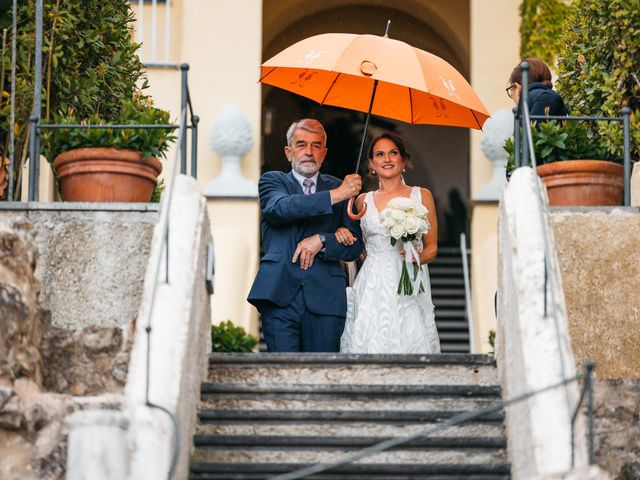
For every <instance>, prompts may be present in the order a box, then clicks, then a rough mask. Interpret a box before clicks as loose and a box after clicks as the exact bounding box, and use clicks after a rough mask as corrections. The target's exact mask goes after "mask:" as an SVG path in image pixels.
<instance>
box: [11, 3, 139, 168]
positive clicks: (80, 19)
mask: <svg viewBox="0 0 640 480" xmlns="http://www.w3.org/2000/svg"><path fill="white" fill-rule="evenodd" d="M0 1H2V2H3V3H2V6H5V4H7V5H9V4H10V2H6V0H0ZM34 11H35V1H34V0H21V1H20V2H19V5H18V18H17V21H18V33H17V36H16V40H17V58H16V62H17V65H16V126H15V132H16V145H15V157H16V158H17V159H18V160H19V161H18V162H16V163H17V165H16V167H15V168H16V172H17V171H18V170H19V169H20V165H19V163H20V162H23V161H24V160H25V158H26V155H27V148H28V147H27V145H28V138H29V124H28V119H29V115H30V113H31V108H32V105H33V87H34V72H35V68H34V55H33V51H34V46H35V18H34V17H35V16H34ZM133 20H134V17H133V13H132V10H131V5H130V2H129V0H108V1H105V0H64V1H63V0H44V28H43V33H44V35H43V56H42V69H43V70H42V72H43V85H42V105H41V106H42V120H43V122H45V123H51V120H52V119H53V117H54V115H56V114H57V115H59V114H64V113H68V112H73V114H74V115H75V116H76V117H77V118H80V119H91V118H93V117H94V116H98V117H99V118H100V119H101V120H102V121H105V122H119V121H120V118H121V113H122V108H123V105H125V104H124V103H123V100H127V99H129V100H132V99H133V97H134V93H135V92H136V91H137V90H139V88H138V87H140V88H146V81H145V80H144V72H143V69H142V68H143V67H142V64H141V62H140V59H139V58H138V56H137V53H136V51H137V49H138V47H139V45H138V44H137V43H135V42H134V41H133V39H132V37H131V29H130V24H131V22H132V21H133ZM10 21H11V9H10V8H9V9H5V10H4V11H3V12H2V14H1V15H0V23H1V24H2V25H7V26H9V25H10ZM7 37H8V38H7V48H6V49H5V50H4V51H2V52H0V54H1V56H2V58H1V59H0V60H1V65H2V71H1V72H0V91H1V92H2V95H1V96H0V155H4V156H7V152H8V143H9V134H8V132H9V108H10V107H9V91H10V78H11V76H10V73H11V48H9V46H10V45H11V29H10V28H9V30H8V35H7ZM125 114H126V112H125ZM16 177H17V176H16Z"/></svg>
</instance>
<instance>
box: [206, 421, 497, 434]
mask: <svg viewBox="0 0 640 480" xmlns="http://www.w3.org/2000/svg"><path fill="white" fill-rule="evenodd" d="M429 426H433V425H432V424H429V423H421V424H411V423H404V422H395V423H378V422H362V421H360V422H359V421H347V420H340V421H336V420H333V421H327V420H324V421H322V422H315V423H314V422H311V421H304V420H299V421H296V420H291V421H287V422H282V421H272V422H263V423H256V422H254V421H253V420H224V421H220V420H218V421H213V422H205V423H201V424H199V425H198V426H197V431H198V434H200V435H280V436H281V435H294V436H302V435H317V436H343V437H347V436H348V437H352V436H361V435H368V436H372V437H373V436H377V437H393V436H401V435H413V434H415V433H418V432H422V431H424V430H425V429H427V428H429ZM437 435H438V436H446V437H485V438H489V437H501V436H503V435H504V426H503V425H502V424H500V423H497V422H485V423H479V422H476V423H470V424H462V425H456V426H452V427H446V428H443V429H442V430H438V432H437Z"/></svg>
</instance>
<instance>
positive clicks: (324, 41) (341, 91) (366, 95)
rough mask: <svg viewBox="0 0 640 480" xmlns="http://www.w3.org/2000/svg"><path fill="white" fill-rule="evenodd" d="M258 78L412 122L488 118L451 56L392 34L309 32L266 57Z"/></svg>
mask: <svg viewBox="0 0 640 480" xmlns="http://www.w3.org/2000/svg"><path fill="white" fill-rule="evenodd" d="M260 82H262V83H265V84H268V85H273V86H276V87H279V88H282V89H284V90H288V91H290V92H293V93H296V94H298V95H301V96H304V97H307V98H310V99H312V100H315V101H316V102H318V103H320V104H322V105H331V106H335V107H343V108H349V109H352V110H358V111H361V112H368V111H370V113H372V114H373V115H377V116H381V117H387V118H393V119H396V120H401V121H403V122H407V123H419V124H432V125H450V126H457V127H467V128H475V129H481V128H482V124H483V123H484V122H485V120H486V119H487V118H489V113H488V112H487V109H486V108H485V106H484V105H483V104H482V102H481V101H480V99H479V98H478V96H477V95H476V93H475V92H474V91H473V89H472V88H471V86H470V85H469V83H468V82H467V81H466V80H465V79H464V77H463V76H462V75H461V74H460V73H459V72H458V71H457V70H456V69H455V68H453V67H452V66H451V65H450V64H449V63H447V62H446V61H444V60H443V59H441V58H440V57H438V56H436V55H433V54H430V53H428V52H425V51H424V50H420V49H418V48H414V47H412V46H411V45H409V44H407V43H404V42H401V41H398V40H393V39H390V38H388V37H387V36H384V37H381V36H377V35H355V34H347V33H326V34H322V35H316V36H313V37H309V38H307V39H304V40H301V41H300V42H298V43H296V44H294V45H292V46H290V47H288V48H287V49H285V50H283V51H282V52H280V53H278V54H277V55H276V56H274V57H273V58H271V59H269V60H268V61H266V62H265V63H264V64H263V65H262V70H261V76H260ZM372 98H373V103H371V100H372Z"/></svg>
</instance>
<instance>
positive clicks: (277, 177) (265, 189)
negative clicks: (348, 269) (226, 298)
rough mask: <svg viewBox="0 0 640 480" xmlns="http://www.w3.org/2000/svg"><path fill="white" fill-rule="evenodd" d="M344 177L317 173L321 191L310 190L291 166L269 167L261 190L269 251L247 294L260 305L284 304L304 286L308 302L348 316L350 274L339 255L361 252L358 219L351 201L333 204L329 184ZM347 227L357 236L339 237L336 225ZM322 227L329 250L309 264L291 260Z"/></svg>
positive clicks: (264, 234)
mask: <svg viewBox="0 0 640 480" xmlns="http://www.w3.org/2000/svg"><path fill="white" fill-rule="evenodd" d="M340 183H341V181H340V180H339V179H337V178H335V177H332V176H331V175H323V174H320V175H318V184H317V185H316V193H314V194H311V195H305V194H304V193H303V191H302V187H301V186H300V184H299V183H298V182H297V180H296V179H295V177H294V176H293V174H292V173H291V172H289V173H283V172H267V173H265V174H264V175H262V177H260V182H259V184H258V190H259V194H260V208H261V210H262V220H261V228H262V243H263V246H264V252H265V254H264V256H263V257H262V260H261V261H260V268H259V269H258V274H257V275H256V279H255V281H254V282H253V286H252V287H251V291H250V292H249V297H248V298H247V300H248V301H249V302H250V303H252V304H253V305H255V306H256V307H258V308H259V307H260V305H261V302H262V301H265V300H266V301H269V302H272V303H275V304H276V305H278V306H281V307H284V306H286V305H288V304H289V303H290V302H291V300H292V299H293V297H294V295H295V294H296V292H297V291H298V289H300V288H302V289H303V293H304V299H305V303H306V306H307V308H308V309H309V310H310V311H312V312H313V313H316V314H321V315H337V316H344V315H345V313H346V310H347V298H346V274H345V272H344V270H343V269H342V268H341V267H340V264H339V260H347V261H350V260H355V259H356V258H358V256H359V255H360V253H361V252H362V248H363V244H362V234H361V231H360V225H359V222H358V221H353V220H351V219H350V218H349V217H348V216H347V213H346V211H347V202H340V203H337V204H335V205H333V206H332V205H331V196H330V193H329V190H331V189H333V188H336V187H337V186H339V185H340ZM340 226H344V227H347V228H348V229H349V230H351V232H352V233H353V234H354V235H355V236H356V238H357V241H356V242H355V243H354V244H353V245H351V246H345V245H341V244H339V243H338V242H337V240H336V236H335V231H336V229H337V228H338V227H340ZM317 233H323V234H324V235H325V237H326V244H325V249H324V252H319V253H318V254H317V255H316V256H315V258H314V260H313V265H312V266H311V268H309V269H308V270H303V269H301V268H300V262H299V261H298V262H296V263H293V262H292V261H291V259H292V257H293V253H294V252H295V249H296V246H297V245H298V242H300V241H301V240H303V239H305V238H307V237H310V236H312V235H315V234H317Z"/></svg>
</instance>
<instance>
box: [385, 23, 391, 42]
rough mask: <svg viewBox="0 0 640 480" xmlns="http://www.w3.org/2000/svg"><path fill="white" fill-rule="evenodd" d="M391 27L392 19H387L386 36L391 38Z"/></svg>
mask: <svg viewBox="0 0 640 480" xmlns="http://www.w3.org/2000/svg"><path fill="white" fill-rule="evenodd" d="M389 27H391V20H387V28H385V30H384V36H385V37H387V38H389Z"/></svg>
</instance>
